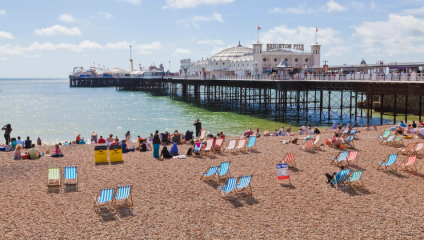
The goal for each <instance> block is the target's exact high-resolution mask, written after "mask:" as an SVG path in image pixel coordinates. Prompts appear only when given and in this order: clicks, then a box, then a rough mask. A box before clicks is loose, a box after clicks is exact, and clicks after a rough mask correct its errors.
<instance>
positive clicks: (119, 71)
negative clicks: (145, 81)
mask: <svg viewBox="0 0 424 240" xmlns="http://www.w3.org/2000/svg"><path fill="white" fill-rule="evenodd" d="M103 73H106V74H114V73H115V74H116V73H123V74H125V73H128V72H127V71H125V70H124V69H120V68H112V69H108V70H104V71H103Z"/></svg>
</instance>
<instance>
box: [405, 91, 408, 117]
mask: <svg viewBox="0 0 424 240" xmlns="http://www.w3.org/2000/svg"><path fill="white" fill-rule="evenodd" d="M407 122H408V95H405V124H406V123H407Z"/></svg>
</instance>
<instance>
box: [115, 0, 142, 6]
mask: <svg viewBox="0 0 424 240" xmlns="http://www.w3.org/2000/svg"><path fill="white" fill-rule="evenodd" d="M116 1H124V2H129V3H132V4H134V5H140V3H141V0H116Z"/></svg>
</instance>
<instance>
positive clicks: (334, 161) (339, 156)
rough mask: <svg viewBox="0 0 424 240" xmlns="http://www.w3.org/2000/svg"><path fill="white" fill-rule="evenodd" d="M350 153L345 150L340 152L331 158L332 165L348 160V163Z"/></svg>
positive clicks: (338, 164)
mask: <svg viewBox="0 0 424 240" xmlns="http://www.w3.org/2000/svg"><path fill="white" fill-rule="evenodd" d="M348 155H349V152H348V151H344V152H339V153H338V154H337V155H336V157H335V158H332V159H331V164H330V165H333V164H334V165H337V166H340V164H342V163H343V162H344V161H346V163H347V156H348Z"/></svg>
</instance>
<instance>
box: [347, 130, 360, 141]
mask: <svg viewBox="0 0 424 240" xmlns="http://www.w3.org/2000/svg"><path fill="white" fill-rule="evenodd" d="M356 133H357V130H356V129H352V130H350V133H349V136H353V138H355V139H358V135H356Z"/></svg>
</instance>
